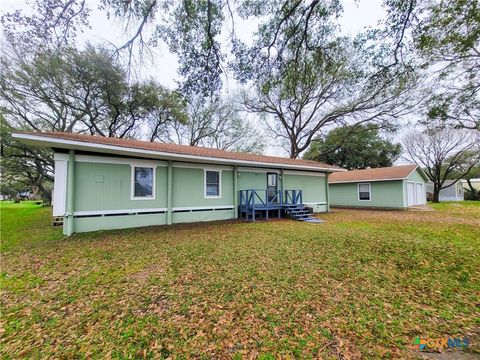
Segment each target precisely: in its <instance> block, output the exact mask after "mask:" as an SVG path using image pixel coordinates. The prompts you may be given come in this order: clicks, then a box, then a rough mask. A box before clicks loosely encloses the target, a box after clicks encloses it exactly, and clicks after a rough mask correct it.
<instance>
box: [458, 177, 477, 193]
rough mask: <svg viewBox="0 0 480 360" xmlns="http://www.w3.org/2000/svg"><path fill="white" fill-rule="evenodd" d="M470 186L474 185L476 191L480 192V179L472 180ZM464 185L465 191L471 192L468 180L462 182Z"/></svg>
mask: <svg viewBox="0 0 480 360" xmlns="http://www.w3.org/2000/svg"><path fill="white" fill-rule="evenodd" d="M470 184H472V186H473V188H474V189H476V190H477V191H480V178H474V179H470ZM462 185H463V188H464V189H465V190H470V186H469V185H468V181H467V180H462Z"/></svg>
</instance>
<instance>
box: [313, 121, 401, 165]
mask: <svg viewBox="0 0 480 360" xmlns="http://www.w3.org/2000/svg"><path fill="white" fill-rule="evenodd" d="M401 151H402V147H401V145H400V144H397V143H393V142H391V141H389V140H387V139H384V138H383V137H382V136H381V135H380V131H379V129H378V127H376V126H375V125H372V124H365V125H358V126H342V127H338V128H335V129H333V130H331V131H330V132H329V133H328V134H327V135H325V136H324V137H320V138H318V139H316V140H315V141H313V142H312V144H311V145H310V147H309V149H308V151H307V152H306V153H305V155H304V158H305V159H309V160H316V161H321V162H325V163H327V164H330V165H335V166H340V167H343V168H345V169H348V170H356V169H365V168H377V167H386V166H392V165H393V163H394V162H395V161H396V160H397V159H398V158H399V157H400V154H401Z"/></svg>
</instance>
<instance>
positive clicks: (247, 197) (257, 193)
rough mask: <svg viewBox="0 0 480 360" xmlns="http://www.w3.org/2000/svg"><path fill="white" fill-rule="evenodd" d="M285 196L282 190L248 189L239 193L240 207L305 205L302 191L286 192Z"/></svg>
mask: <svg viewBox="0 0 480 360" xmlns="http://www.w3.org/2000/svg"><path fill="white" fill-rule="evenodd" d="M284 193H285V195H284V196H283V194H282V192H281V191H280V190H265V189H248V190H240V191H239V197H240V199H239V200H240V201H239V203H240V204H239V205H240V207H248V208H259V207H263V208H268V207H278V206H283V205H301V204H303V196H302V190H285V192H284Z"/></svg>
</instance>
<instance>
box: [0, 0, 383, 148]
mask: <svg viewBox="0 0 480 360" xmlns="http://www.w3.org/2000/svg"><path fill="white" fill-rule="evenodd" d="M29 3H31V2H30V1H26V0H0V12H1V13H2V14H3V13H5V12H11V11H14V10H17V9H22V10H23V11H24V12H26V13H28V12H29V10H30V9H31V8H30V5H29ZM87 4H88V7H89V8H90V9H91V11H92V12H91V16H90V18H89V22H90V26H91V28H90V29H86V30H85V32H84V33H83V34H81V35H80V37H79V39H78V40H79V42H80V45H82V44H85V43H87V42H90V43H93V44H98V43H102V42H107V43H112V44H114V45H117V46H119V45H121V44H123V43H124V42H125V39H126V38H127V37H126V34H124V32H123V27H122V24H121V23H119V22H118V21H115V20H112V19H108V18H107V16H106V14H105V12H104V11H102V10H99V9H98V5H99V1H98V0H87ZM342 4H343V9H344V12H343V16H342V17H341V18H340V19H339V25H340V28H341V31H342V33H343V34H345V35H350V36H352V37H353V36H355V35H356V34H357V33H358V32H360V31H361V30H363V29H364V28H365V27H368V26H372V27H373V26H375V25H377V23H378V21H379V20H380V19H381V18H382V17H384V16H385V11H384V9H383V7H382V1H381V0H343V1H342ZM226 23H228V22H226ZM226 26H228V25H226ZM255 28H256V24H255V23H252V22H251V21H247V22H246V21H241V20H239V19H236V21H235V32H236V34H237V36H239V37H240V38H241V39H242V40H244V41H246V42H248V41H249V39H251V38H252V34H253V33H252V31H253V30H254V29H255ZM228 30H229V29H228V28H226V29H224V32H225V33H227V32H228ZM226 39H227V36H226V37H225V41H227V40H226ZM177 65H178V64H177V59H176V56H175V55H173V54H170V53H169V51H168V48H167V47H166V46H165V45H160V46H159V47H158V48H156V49H153V54H152V56H149V57H146V58H145V59H144V63H143V64H142V66H141V71H140V73H139V74H138V75H139V76H141V77H142V78H149V77H153V78H154V79H156V80H157V81H158V82H159V83H161V84H162V85H164V86H166V87H169V88H174V87H175V85H176V83H175V80H176V79H177V77H178V74H177ZM236 86H237V84H236V83H235V81H234V80H233V79H232V78H231V76H227V77H226V78H225V79H224V87H225V90H224V91H225V92H229V91H231V90H233V89H235V87H236ZM250 121H252V119H250ZM257 123H258V122H257ZM267 138H268V137H267ZM266 152H267V153H268V154H270V155H285V152H284V151H282V149H281V147H280V146H276V145H275V144H274V143H271V144H269V146H268V147H267V149H266Z"/></svg>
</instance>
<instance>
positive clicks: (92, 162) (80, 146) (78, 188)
mask: <svg viewBox="0 0 480 360" xmlns="http://www.w3.org/2000/svg"><path fill="white" fill-rule="evenodd" d="M13 137H14V138H15V139H17V140H18V141H21V142H23V143H26V144H29V145H34V146H43V147H49V148H51V149H53V151H54V159H55V178H54V180H55V183H54V196H53V215H54V216H56V217H63V219H64V222H63V223H64V224H63V227H64V233H65V234H67V235H70V234H72V233H74V232H78V233H79V232H85V231H93V230H101V229H119V228H129V227H139V226H149V225H169V224H174V223H184V222H196V221H210V220H225V219H235V218H239V217H244V218H247V219H249V220H255V218H256V216H258V215H263V216H266V217H268V215H269V213H270V215H271V214H272V213H273V215H277V214H278V215H280V214H281V213H285V212H286V211H287V212H289V213H291V215H292V216H294V217H295V218H303V217H307V216H306V215H305V214H303V212H304V210H305V208H306V207H308V208H309V209H311V210H312V211H313V212H326V211H328V210H329V198H328V181H327V177H328V175H329V174H330V173H333V172H336V171H345V170H344V169H341V168H337V167H335V166H330V165H326V164H322V163H319V162H316V161H309V160H300V159H289V158H282V157H274V156H262V155H255V154H245V153H238V152H229V151H222V150H216V149H209V148H202V147H194V146H182V145H173V144H163V143H155V142H146V141H137V140H126V139H117V138H106V137H101V136H92V135H81V134H72V133H61V132H45V133H25V132H15V133H14V134H13ZM304 207H305V208H304Z"/></svg>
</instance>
